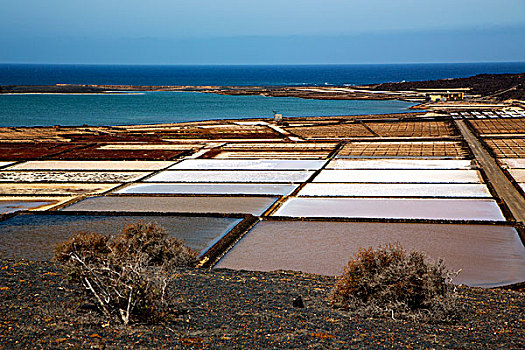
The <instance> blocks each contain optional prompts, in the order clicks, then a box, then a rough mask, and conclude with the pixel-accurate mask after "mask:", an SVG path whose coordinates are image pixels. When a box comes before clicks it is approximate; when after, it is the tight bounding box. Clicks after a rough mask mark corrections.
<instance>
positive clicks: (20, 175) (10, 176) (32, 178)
mask: <svg viewBox="0 0 525 350" xmlns="http://www.w3.org/2000/svg"><path fill="white" fill-rule="evenodd" d="M148 174H150V173H148V172H131V171H130V172H108V171H92V172H80V171H0V182H131V181H135V180H138V179H140V178H142V177H144V176H146V175H148Z"/></svg>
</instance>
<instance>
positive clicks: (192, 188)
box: [115, 183, 298, 196]
mask: <svg viewBox="0 0 525 350" xmlns="http://www.w3.org/2000/svg"><path fill="white" fill-rule="evenodd" d="M297 187H298V185H286V184H268V183H262V184H256V183H253V184H252V183H250V184H242V183H233V184H229V183H191V184H182V183H181V184H179V183H177V184H169V183H147V184H146V183H141V184H134V185H130V186H128V187H125V188H122V189H120V190H118V191H116V192H115V193H125V194H153V193H155V194H230V195H235V194H257V195H273V196H286V195H289V194H291V193H292V192H293V191H295V189H296V188H297Z"/></svg>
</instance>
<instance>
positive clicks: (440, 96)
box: [417, 88, 470, 102]
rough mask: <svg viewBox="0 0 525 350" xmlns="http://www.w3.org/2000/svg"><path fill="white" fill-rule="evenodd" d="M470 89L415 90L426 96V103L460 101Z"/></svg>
mask: <svg viewBox="0 0 525 350" xmlns="http://www.w3.org/2000/svg"><path fill="white" fill-rule="evenodd" d="M469 90H470V88H449V89H417V91H420V92H423V93H425V95H426V98H427V101H430V102H438V101H461V100H463V98H464V94H465V92H467V91H469Z"/></svg>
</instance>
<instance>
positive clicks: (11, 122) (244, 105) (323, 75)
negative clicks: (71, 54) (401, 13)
mask: <svg viewBox="0 0 525 350" xmlns="http://www.w3.org/2000/svg"><path fill="white" fill-rule="evenodd" d="M521 72H525V62H519V63H462V64H395V65H311V66H117V65H113V66H107V65H34V64H28V65H22V64H0V85H50V84H115V85H119V84H120V85H244V86H249V85H273V86H276V85H277V86H283V85H284V86H286V85H318V86H323V85H360V84H376V83H382V82H391V81H414V80H433V79H445V78H458V77H467V76H471V75H475V74H481V73H521ZM410 106H412V104H410V103H406V102H401V101H320V100H319V101H318V100H304V99H299V98H282V97H262V96H222V95H214V94H201V93H192V92H145V93H141V94H111V95H0V126H37V125H42V126H49V125H83V124H87V125H129V124H154V123H171V122H184V121H198V120H210V119H230V118H253V117H271V116H272V111H273V110H276V111H279V112H280V113H282V114H283V115H284V116H286V117H293V116H332V115H351V114H353V115H359V114H361V115H362V114H377V113H399V112H404V111H407V108H408V107H410Z"/></svg>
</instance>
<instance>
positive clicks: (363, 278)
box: [331, 245, 458, 322]
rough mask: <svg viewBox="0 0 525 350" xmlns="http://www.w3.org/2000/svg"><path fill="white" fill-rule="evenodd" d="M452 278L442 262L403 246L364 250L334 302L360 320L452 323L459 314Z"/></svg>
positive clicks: (337, 287)
mask: <svg viewBox="0 0 525 350" xmlns="http://www.w3.org/2000/svg"><path fill="white" fill-rule="evenodd" d="M452 275H453V274H451V273H450V272H449V271H448V270H447V269H446V267H445V265H444V264H443V261H442V260H439V261H437V262H432V261H430V260H429V259H428V258H427V257H426V255H425V254H424V253H421V252H415V251H413V252H410V253H407V252H406V251H405V250H404V249H403V248H401V247H400V246H399V245H387V246H385V247H380V248H378V249H376V250H373V249H372V248H369V249H365V250H363V249H362V250H360V251H359V252H358V253H357V254H356V255H355V256H354V258H353V259H351V260H350V261H349V262H348V265H347V267H346V268H345V270H344V272H343V274H342V275H341V276H340V277H339V279H338V281H337V283H336V285H335V288H334V290H333V292H332V295H331V302H332V305H333V306H334V307H336V308H342V309H347V310H351V311H354V312H357V313H358V314H360V315H369V316H378V315H384V314H388V315H390V316H391V317H392V318H416V319H426V320H428V321H438V322H440V321H451V320H453V319H454V318H455V316H456V314H457V310H458V303H457V300H456V295H455V287H454V286H453V285H452V284H451V283H450V282H451V276H452Z"/></svg>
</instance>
